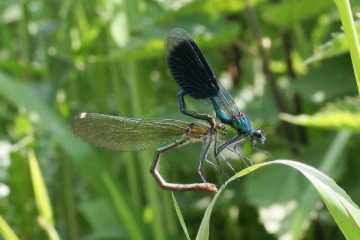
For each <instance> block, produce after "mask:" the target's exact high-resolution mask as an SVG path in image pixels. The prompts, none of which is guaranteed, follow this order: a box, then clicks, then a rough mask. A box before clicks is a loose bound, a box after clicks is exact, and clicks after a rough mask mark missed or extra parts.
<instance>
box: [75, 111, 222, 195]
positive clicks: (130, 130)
mask: <svg viewBox="0 0 360 240" xmlns="http://www.w3.org/2000/svg"><path fill="white" fill-rule="evenodd" d="M72 126H73V131H74V133H75V134H76V135H78V136H80V137H81V138H82V139H83V140H85V141H86V142H88V143H91V144H94V145H96V146H98V147H102V148H107V149H111V150H119V151H139V150H144V149H147V148H151V147H158V148H157V149H156V151H155V155H154V160H153V163H152V166H151V173H152V175H153V176H154V177H155V179H156V181H157V182H158V184H159V185H160V187H162V188H164V189H170V190H176V191H187V190H205V191H209V192H215V191H217V188H216V185H215V184H212V183H207V182H202V183H191V184H180V183H169V182H167V181H166V180H164V178H163V177H162V176H161V174H160V173H159V163H160V157H161V155H162V154H164V153H166V152H167V151H169V150H171V149H173V148H176V147H180V146H184V145H185V144H188V143H191V142H202V150H201V153H200V159H199V163H198V173H199V174H200V176H202V173H201V171H202V168H203V164H204V162H205V161H207V157H208V154H209V151H210V149H211V148H210V146H211V144H212V143H216V140H217V134H218V133H219V134H221V135H225V127H224V125H223V124H221V123H218V122H214V125H213V127H212V128H210V127H209V126H207V125H205V124H202V123H189V122H185V121H180V120H174V119H159V120H150V119H139V118H126V117H121V116H111V115H105V114H100V113H81V114H79V115H78V116H77V117H76V118H75V119H74V121H73V125H72ZM159 144H165V145H162V146H161V147H159ZM215 149H216V148H215Z"/></svg>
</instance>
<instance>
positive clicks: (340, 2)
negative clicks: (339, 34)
mask: <svg viewBox="0 0 360 240" xmlns="http://www.w3.org/2000/svg"><path fill="white" fill-rule="evenodd" d="M334 1H335V4H336V7H337V9H338V11H339V14H340V18H341V23H342V25H343V27H344V32H345V36H346V38H347V41H348V44H349V48H350V55H351V60H352V63H353V67H354V73H355V77H356V84H357V87H358V92H359V93H360V45H359V37H358V35H357V33H356V28H355V23H354V19H353V16H352V11H351V6H350V1H349V0H334Z"/></svg>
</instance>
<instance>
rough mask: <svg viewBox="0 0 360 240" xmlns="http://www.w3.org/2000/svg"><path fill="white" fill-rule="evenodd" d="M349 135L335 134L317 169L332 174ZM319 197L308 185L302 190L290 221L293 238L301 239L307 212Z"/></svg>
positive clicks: (343, 133) (346, 133) (343, 132)
mask: <svg viewBox="0 0 360 240" xmlns="http://www.w3.org/2000/svg"><path fill="white" fill-rule="evenodd" d="M350 137H351V132H349V131H341V132H340V133H338V134H337V136H336V137H335V139H334V141H333V142H332V143H331V145H330V147H329V149H328V151H327V153H326V154H325V157H324V159H323V161H322V163H321V165H320V166H319V170H321V171H322V172H324V173H326V174H329V175H330V176H332V175H333V172H334V169H335V168H336V163H337V162H338V160H339V159H340V155H341V154H342V153H343V151H344V149H345V146H346V144H347V142H348V141H349V139H350ZM318 199H319V197H318V196H317V195H316V194H315V192H314V189H313V188H311V187H310V186H309V187H308V188H307V189H306V190H305V191H304V194H303V196H302V198H301V200H300V202H299V205H298V206H297V208H296V210H295V212H294V214H293V217H292V223H291V225H292V226H291V227H292V229H291V235H292V237H293V239H294V240H295V239H303V237H304V236H303V232H304V226H305V224H306V222H307V220H308V219H309V218H310V216H309V212H311V210H312V209H313V208H314V207H315V205H316V202H317V201H318Z"/></svg>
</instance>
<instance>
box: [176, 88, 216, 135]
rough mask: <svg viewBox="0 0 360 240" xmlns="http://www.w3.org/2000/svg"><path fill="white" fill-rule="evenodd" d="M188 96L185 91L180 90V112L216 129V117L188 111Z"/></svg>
mask: <svg viewBox="0 0 360 240" xmlns="http://www.w3.org/2000/svg"><path fill="white" fill-rule="evenodd" d="M186 94H187V93H186V92H184V91H183V90H180V91H179V93H178V101H179V107H180V111H181V112H182V113H183V114H185V115H188V116H190V117H193V118H196V119H200V120H204V121H207V122H208V123H209V124H210V127H211V128H212V129H213V128H214V127H215V124H216V122H215V118H214V117H212V116H211V115H209V114H204V113H197V112H194V111H189V110H187V109H186V103H185V95H186Z"/></svg>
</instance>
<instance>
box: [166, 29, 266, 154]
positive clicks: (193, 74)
mask: <svg viewBox="0 0 360 240" xmlns="http://www.w3.org/2000/svg"><path fill="white" fill-rule="evenodd" d="M166 47H167V61H168V65H169V68H170V72H171V74H172V76H173V78H174V79H175V80H176V81H177V83H178V84H179V85H180V88H181V90H180V91H179V93H178V101H179V106H180V111H181V112H182V113H184V114H186V115H188V116H191V117H194V118H197V119H202V120H205V121H208V122H209V123H210V124H211V126H214V118H213V117H212V116H211V115H208V114H202V113H197V112H194V111H189V110H187V108H186V104H185V99H184V97H185V95H190V96H191V97H193V98H195V99H208V100H210V102H211V104H212V106H213V108H214V110H215V112H216V116H217V118H218V119H220V121H221V122H222V123H224V124H228V125H230V126H231V127H233V128H234V129H235V130H237V136H236V137H234V138H232V139H231V140H229V141H228V142H226V143H224V144H223V145H221V146H219V147H218V149H216V150H215V151H216V155H217V154H218V153H220V152H221V151H222V150H223V149H225V148H226V147H228V146H230V145H236V144H240V143H241V142H243V141H245V140H246V139H247V138H250V139H251V142H252V144H253V145H255V144H256V143H258V142H260V143H262V144H263V143H264V142H265V139H266V138H265V135H264V133H263V131H262V130H260V129H254V128H253V127H252V125H251V121H250V119H249V117H248V116H247V115H246V114H245V113H244V112H241V111H240V110H239V108H238V107H237V105H236V104H235V102H234V100H233V98H232V97H231V95H230V93H229V92H228V91H227V90H226V89H225V88H224V87H223V86H222V85H221V83H220V82H219V81H217V79H216V77H215V74H214V73H213V71H212V70H211V67H210V65H209V64H208V62H207V61H206V59H205V57H204V56H203V54H202V53H201V51H200V49H199V48H198V46H197V45H196V43H195V42H194V41H193V40H192V39H191V37H190V35H189V34H188V33H187V32H186V31H185V30H183V29H180V28H176V29H173V30H172V31H171V32H170V34H169V36H168V38H167V42H166Z"/></svg>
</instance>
